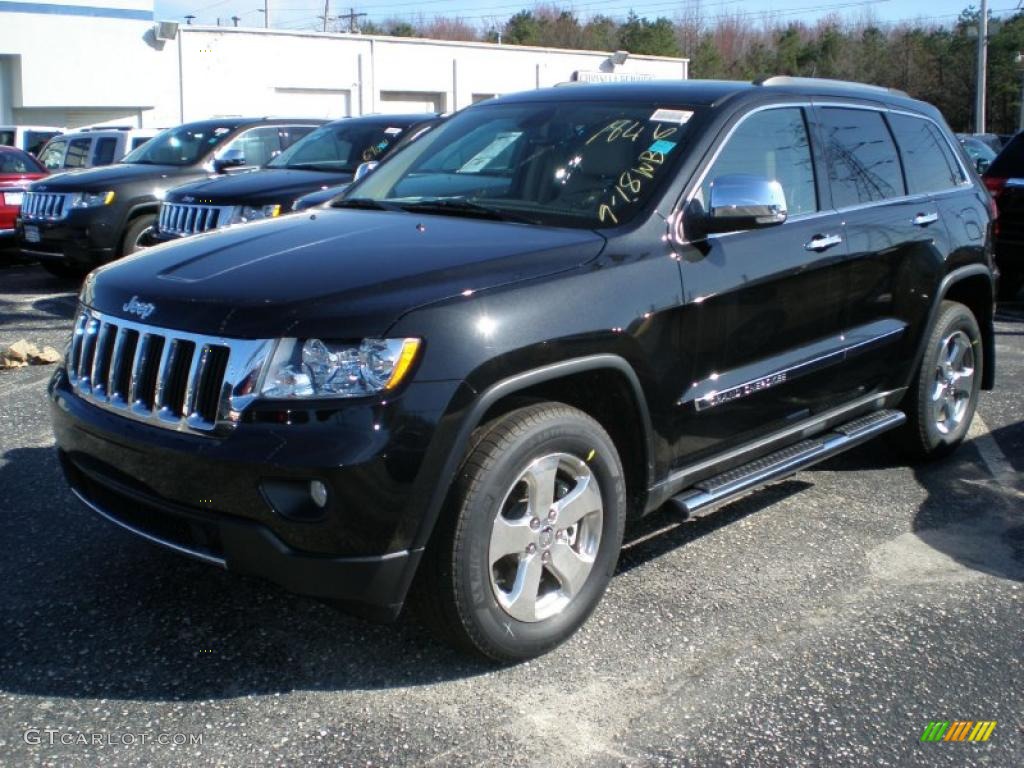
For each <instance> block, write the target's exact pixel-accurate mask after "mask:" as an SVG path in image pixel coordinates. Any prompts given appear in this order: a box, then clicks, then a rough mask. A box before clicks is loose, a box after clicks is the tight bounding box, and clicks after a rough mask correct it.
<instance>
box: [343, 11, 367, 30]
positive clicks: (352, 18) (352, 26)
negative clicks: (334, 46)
mask: <svg viewBox="0 0 1024 768" xmlns="http://www.w3.org/2000/svg"><path fill="white" fill-rule="evenodd" d="M365 15H366V14H365V13H356V9H355V8H349V9H348V13H342V14H339V15H338V18H339V19H348V31H349V32H352V33H355V32H358V31H359V27H358V26H357V25H356V19H358V18H359V17H361V16H365Z"/></svg>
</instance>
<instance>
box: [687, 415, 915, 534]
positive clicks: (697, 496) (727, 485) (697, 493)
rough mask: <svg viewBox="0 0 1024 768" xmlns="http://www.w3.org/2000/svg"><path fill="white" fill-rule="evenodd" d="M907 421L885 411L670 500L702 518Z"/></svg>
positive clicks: (803, 442) (724, 474)
mask: <svg viewBox="0 0 1024 768" xmlns="http://www.w3.org/2000/svg"><path fill="white" fill-rule="evenodd" d="M906 420H907V417H906V415H905V414H904V413H903V412H902V411H895V410H882V411H875V412H874V413H869V414H868V415H867V416H861V417H860V418H857V419H854V420H853V421H848V422H846V423H845V424H840V425H838V426H836V427H833V428H832V429H831V430H830V431H829V432H826V433H825V434H823V435H819V436H817V437H813V438H810V439H808V440H801V441H800V442H798V443H795V444H794V445H790V446H788V447H786V448H783V449H781V450H779V451H775V452H774V453H770V454H768V455H767V456H764V457H762V458H760V459H756V460H755V461H751V462H749V463H747V464H743V465H741V466H739V467H736V468H735V469H731V470H729V471H728V472H723V473H721V474H720V475H715V476H714V477H710V478H708V479H707V480H702V481H701V482H699V483H697V484H696V485H693V486H691V487H689V488H687V489H686V490H684V491H682V492H681V493H677V494H676V495H675V496H673V497H671V498H670V499H669V500H668V503H669V504H672V505H673V506H675V507H676V508H677V509H678V510H679V512H681V513H682V514H684V515H685V516H686V517H701V516H702V515H705V514H707V513H708V512H710V511H711V510H712V509H713V508H714V507H716V506H718V505H719V504H721V503H723V502H725V501H728V500H730V499H733V498H735V497H737V496H740V495H742V494H744V493H747V492H748V491H750V490H753V489H754V488H756V487H758V486H761V485H764V484H766V483H771V482H774V481H777V480H781V479H783V478H785V477H789V476H790V475H793V474H796V473H797V472H799V471H800V470H802V469H807V468H808V467H810V466H812V465H813V464H817V463H818V462H820V461H824V460H825V459H829V458H832V457H833V456H835V455H837V454H840V453H842V452H843V451H846V450H849V449H850V448H853V447H854V446H855V445H860V444H861V443H863V442H866V441H868V440H870V439H871V438H873V437H875V436H876V435H880V434H881V433H882V432H886V431H888V430H890V429H893V428H895V427H898V426H899V425H900V424H902V423H903V422H905V421H906Z"/></svg>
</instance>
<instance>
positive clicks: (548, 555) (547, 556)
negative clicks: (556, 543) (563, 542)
mask: <svg viewBox="0 0 1024 768" xmlns="http://www.w3.org/2000/svg"><path fill="white" fill-rule="evenodd" d="M540 559H541V562H543V563H550V562H551V553H550V552H548V551H547V550H545V551H544V554H543V555H541V556H540Z"/></svg>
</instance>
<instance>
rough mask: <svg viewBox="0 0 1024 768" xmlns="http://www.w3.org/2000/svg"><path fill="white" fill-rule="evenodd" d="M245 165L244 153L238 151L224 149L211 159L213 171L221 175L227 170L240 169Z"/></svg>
mask: <svg viewBox="0 0 1024 768" xmlns="http://www.w3.org/2000/svg"><path fill="white" fill-rule="evenodd" d="M243 165H245V152H243V151H242V150H240V149H226V150H224V151H223V152H221V153H220V154H219V155H217V156H216V157H215V158H213V170H215V171H216V172H217V173H223V172H224V171H226V170H227V169H228V168H240V167H241V166H243Z"/></svg>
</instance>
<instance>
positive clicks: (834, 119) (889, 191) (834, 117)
mask: <svg viewBox="0 0 1024 768" xmlns="http://www.w3.org/2000/svg"><path fill="white" fill-rule="evenodd" d="M818 116H819V121H820V124H821V131H822V139H823V141H824V143H825V152H826V155H827V157H828V176H829V183H830V185H831V187H832V204H833V205H834V206H835V207H836V208H846V207H849V206H852V205H862V204H864V203H872V202H876V201H878V200H886V199H888V198H893V197H901V196H903V195H905V194H906V190H905V188H904V186H903V174H902V172H901V169H900V160H899V155H898V154H897V152H896V145H895V144H894V143H893V140H892V135H891V134H890V133H889V129H888V127H887V126H886V125H885V121H884V120H883V119H882V114H881V112H878V111H876V110H873V109H846V108H842V107H824V108H821V109H819V111H818Z"/></svg>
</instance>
